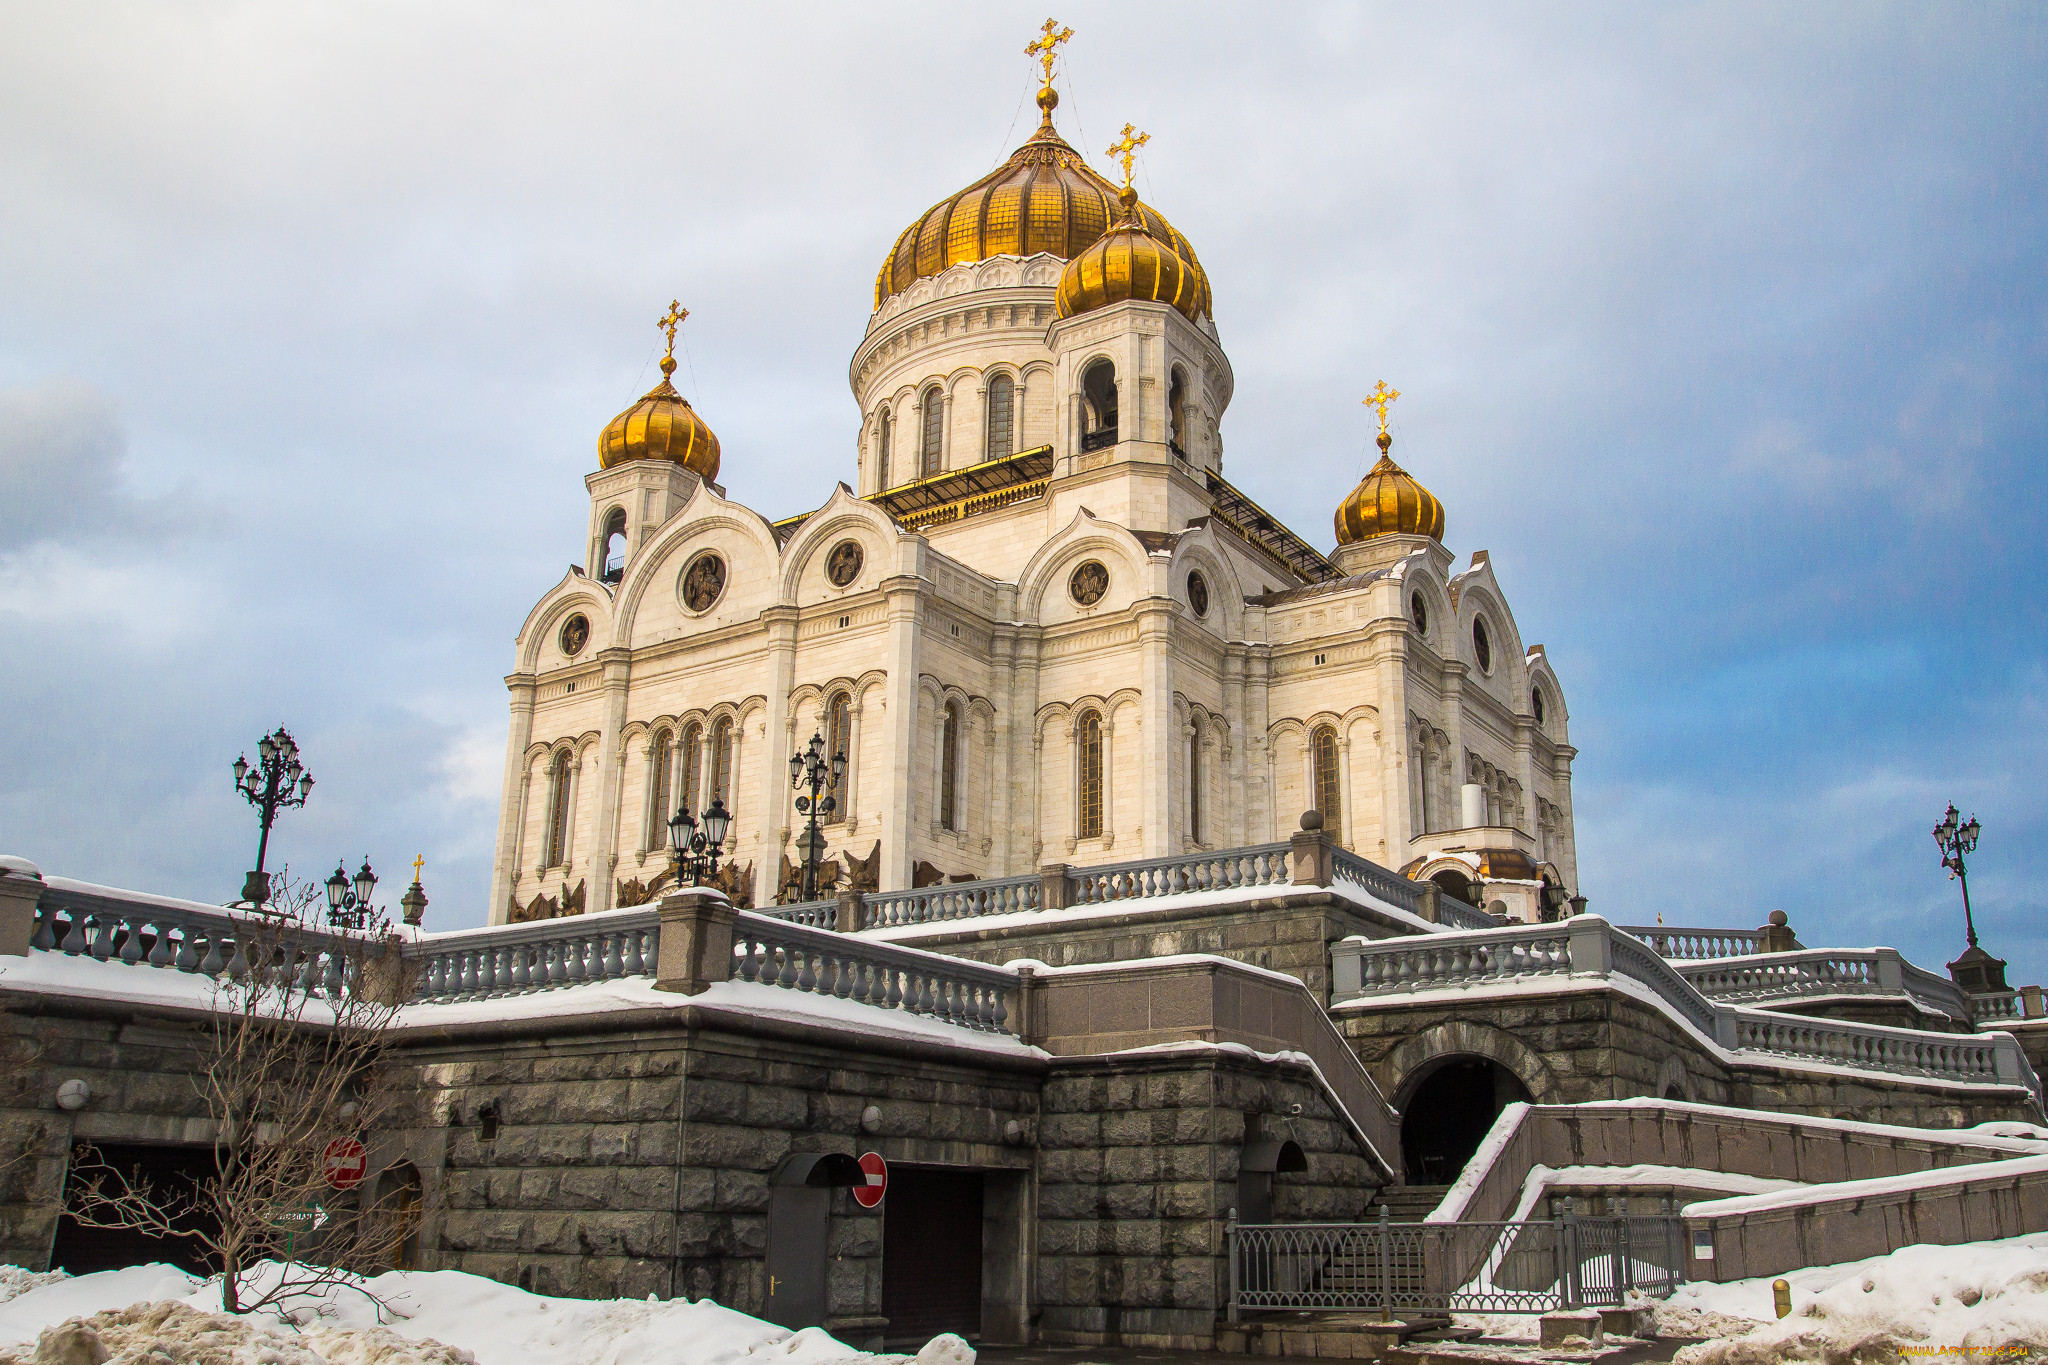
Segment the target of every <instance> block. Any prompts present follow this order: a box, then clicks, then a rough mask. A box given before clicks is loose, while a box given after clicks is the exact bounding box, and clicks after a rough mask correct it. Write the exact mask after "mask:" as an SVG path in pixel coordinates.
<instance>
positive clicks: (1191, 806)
mask: <svg viewBox="0 0 2048 1365" xmlns="http://www.w3.org/2000/svg"><path fill="white" fill-rule="evenodd" d="M1188 842H1189V843H1191V844H1199V843H1201V842H1202V729H1201V727H1200V726H1196V727H1195V732H1194V733H1193V734H1191V735H1189V736H1188Z"/></svg>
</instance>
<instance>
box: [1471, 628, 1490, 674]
mask: <svg viewBox="0 0 2048 1365" xmlns="http://www.w3.org/2000/svg"><path fill="white" fill-rule="evenodd" d="M1472 657H1473V658H1474V659H1476V660H1477V661H1478V663H1479V671H1480V672H1481V673H1491V672H1493V637H1492V636H1490V635H1488V634H1487V633H1486V618H1485V617H1483V616H1475V617H1473V618H1472Z"/></svg>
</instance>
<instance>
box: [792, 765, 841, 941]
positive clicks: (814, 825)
mask: <svg viewBox="0 0 2048 1365" xmlns="http://www.w3.org/2000/svg"><path fill="white" fill-rule="evenodd" d="M844 776H846V755H845V754H844V753H843V752H842V753H836V754H834V755H832V757H831V758H829V759H827V758H826V757H825V737H824V736H823V735H819V734H814V735H812V736H811V742H810V743H809V744H806V745H805V746H804V747H803V748H801V749H799V750H797V751H796V752H795V753H793V754H791V755H790V756H789V785H790V786H791V787H792V788H793V789H796V790H799V791H801V790H804V789H805V788H808V789H809V794H808V795H805V796H799V797H798V798H797V799H796V812H797V814H798V815H802V816H806V817H808V818H807V820H806V822H805V825H804V832H803V834H802V835H800V836H799V837H798V839H797V851H798V852H799V853H801V854H802V855H803V860H804V882H803V893H802V894H803V898H804V899H805V900H807V901H813V900H816V899H817V898H818V865H819V864H820V863H822V862H823V861H824V860H825V836H824V835H823V834H821V833H819V832H818V817H819V816H820V815H830V814H831V813H832V812H833V811H835V810H837V809H838V808H839V799H838V798H837V797H835V796H831V795H825V796H820V795H819V794H818V793H819V792H821V791H829V789H831V788H834V787H837V786H838V785H839V779H840V778H842V777H844Z"/></svg>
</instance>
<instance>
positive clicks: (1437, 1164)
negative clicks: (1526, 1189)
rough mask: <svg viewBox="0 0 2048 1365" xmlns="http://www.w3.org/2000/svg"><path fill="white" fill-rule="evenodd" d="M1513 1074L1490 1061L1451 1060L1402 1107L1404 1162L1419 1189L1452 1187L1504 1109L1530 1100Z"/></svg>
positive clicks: (1436, 1069) (1417, 1089) (1474, 1059)
mask: <svg viewBox="0 0 2048 1365" xmlns="http://www.w3.org/2000/svg"><path fill="white" fill-rule="evenodd" d="M1528 1098H1529V1089H1528V1087H1527V1086H1525V1085H1523V1084H1522V1082H1521V1079H1520V1078H1519V1077H1517V1076H1516V1075H1515V1073H1514V1072H1512V1071H1510V1070H1508V1069H1507V1068H1506V1067H1504V1066H1502V1065H1501V1064H1500V1063H1499V1062H1496V1061H1493V1060H1491V1059H1489V1058H1486V1057H1450V1058H1446V1059H1445V1060H1444V1061H1443V1062H1442V1063H1440V1064H1439V1065H1438V1066H1436V1067H1435V1068H1434V1069H1433V1070H1431V1071H1430V1072H1429V1074H1428V1075H1426V1076H1424V1077H1423V1078H1422V1080H1421V1082H1420V1083H1418V1084H1417V1085H1416V1087H1415V1090H1414V1092H1413V1093H1412V1094H1410V1095H1409V1097H1408V1102H1407V1103H1406V1104H1405V1105H1403V1106H1402V1108H1401V1160H1402V1163H1403V1164H1404V1165H1405V1166H1406V1167H1407V1172H1408V1181H1409V1183H1410V1184H1414V1185H1448V1184H1450V1183H1451V1182H1452V1181H1454V1180H1456V1179H1457V1178H1458V1173H1459V1172H1460V1171H1463V1170H1464V1169H1465V1163H1466V1162H1468V1161H1470V1160H1471V1159H1472V1154H1473V1153H1474V1152H1476V1151H1478V1150H1479V1144H1480V1143H1481V1142H1484V1141H1485V1140H1486V1134H1487V1130H1488V1129H1490V1128H1492V1127H1493V1121H1494V1120H1495V1119H1497V1118H1499V1117H1500V1111H1501V1110H1503V1109H1505V1108H1507V1107H1508V1106H1509V1105H1511V1104H1513V1103H1515V1102H1516V1101H1518V1100H1524V1101H1525V1100H1527V1099H1528Z"/></svg>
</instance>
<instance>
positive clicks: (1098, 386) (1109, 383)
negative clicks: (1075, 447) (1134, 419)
mask: <svg viewBox="0 0 2048 1365" xmlns="http://www.w3.org/2000/svg"><path fill="white" fill-rule="evenodd" d="M1081 418H1082V424H1083V425H1082V429H1081V449H1083V450H1101V449H1102V448H1103V447H1105V446H1113V445H1115V444H1116V439H1117V436H1116V366H1114V365H1112V364H1110V363H1109V362H1108V361H1107V360H1097V361H1095V362H1093V363H1092V364H1090V365H1089V366H1088V368H1087V369H1085V370H1083V371H1082V372H1081Z"/></svg>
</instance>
